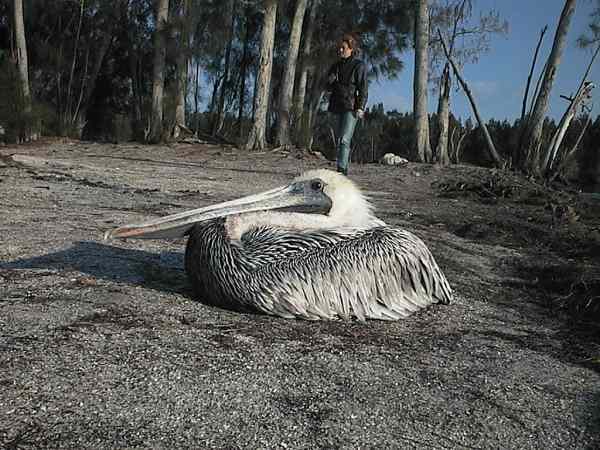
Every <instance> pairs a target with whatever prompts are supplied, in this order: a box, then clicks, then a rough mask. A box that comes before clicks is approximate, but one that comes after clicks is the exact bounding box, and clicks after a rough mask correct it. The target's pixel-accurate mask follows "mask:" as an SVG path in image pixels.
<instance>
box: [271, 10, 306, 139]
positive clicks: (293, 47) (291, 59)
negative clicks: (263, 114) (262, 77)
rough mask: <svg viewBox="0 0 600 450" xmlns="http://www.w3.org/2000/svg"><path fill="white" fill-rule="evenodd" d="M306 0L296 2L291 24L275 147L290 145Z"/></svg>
mask: <svg viewBox="0 0 600 450" xmlns="http://www.w3.org/2000/svg"><path fill="white" fill-rule="evenodd" d="M306 2H307V0H297V2H296V11H295V12H294V20H293V22H292V32H291V34H290V45H289V48H288V55H287V63H286V65H285V71H284V73H283V85H282V86H281V94H280V101H279V111H278V114H277V116H278V120H277V137H276V145H284V146H289V145H290V143H291V142H290V119H291V117H290V116H291V114H290V110H291V106H292V96H293V93H294V77H295V76H296V63H297V61H298V50H299V49H300V35H301V33H302V24H303V23H304V13H305V12H306Z"/></svg>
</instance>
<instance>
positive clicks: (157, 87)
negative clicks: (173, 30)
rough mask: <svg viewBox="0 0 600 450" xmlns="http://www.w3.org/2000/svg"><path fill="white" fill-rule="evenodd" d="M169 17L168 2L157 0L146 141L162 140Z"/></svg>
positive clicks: (167, 0) (155, 141)
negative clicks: (150, 100)
mask: <svg viewBox="0 0 600 450" xmlns="http://www.w3.org/2000/svg"><path fill="white" fill-rule="evenodd" d="M168 17H169V0H158V9H157V14H156V30H155V31H154V68H153V77H152V116H151V118H150V131H149V133H148V137H147V139H146V141H147V142H148V143H157V142H160V141H161V140H162V138H163V92H164V88H165V58H166V55H167V40H166V36H165V27H166V24H167V20H168Z"/></svg>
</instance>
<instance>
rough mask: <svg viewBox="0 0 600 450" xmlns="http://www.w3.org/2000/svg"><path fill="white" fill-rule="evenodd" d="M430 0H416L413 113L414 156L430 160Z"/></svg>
mask: <svg viewBox="0 0 600 450" xmlns="http://www.w3.org/2000/svg"><path fill="white" fill-rule="evenodd" d="M428 58H429V0H416V5H415V71H414V79H413V115H414V118H415V141H414V143H413V155H412V156H413V158H414V159H415V160H416V161H419V162H424V161H427V162H430V161H431V157H432V152H431V144H430V142H429V115H428V113H427V83H428V74H429V59H428Z"/></svg>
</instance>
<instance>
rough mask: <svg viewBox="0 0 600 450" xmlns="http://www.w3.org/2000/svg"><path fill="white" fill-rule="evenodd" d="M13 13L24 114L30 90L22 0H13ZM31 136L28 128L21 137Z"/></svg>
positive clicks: (29, 106) (27, 109)
mask: <svg viewBox="0 0 600 450" xmlns="http://www.w3.org/2000/svg"><path fill="white" fill-rule="evenodd" d="M14 14H15V41H16V50H17V51H16V54H17V66H18V68H19V80H20V93H21V96H22V98H23V110H24V113H25V114H31V92H30V89H29V69H28V63H27V40H26V39H25V23H24V20H23V0H15V1H14ZM30 137H31V130H30V129H29V130H28V132H26V133H25V135H23V136H21V139H23V140H25V141H28V140H29V139H30Z"/></svg>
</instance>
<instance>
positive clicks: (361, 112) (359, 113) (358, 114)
mask: <svg viewBox="0 0 600 450" xmlns="http://www.w3.org/2000/svg"><path fill="white" fill-rule="evenodd" d="M356 117H358V118H359V119H362V118H363V117H365V112H364V111H363V110H362V109H357V110H356Z"/></svg>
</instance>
